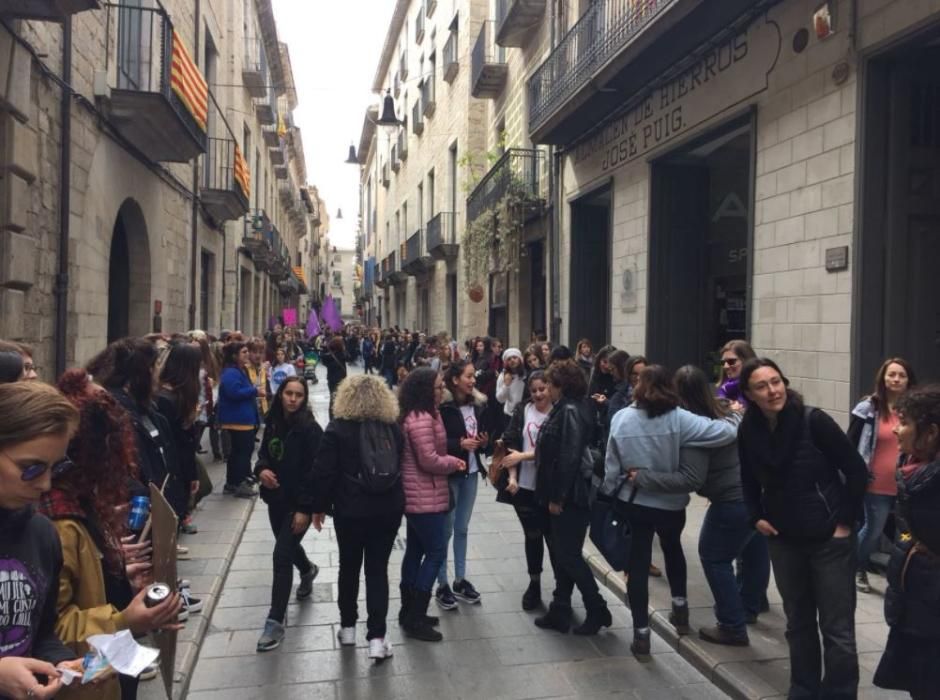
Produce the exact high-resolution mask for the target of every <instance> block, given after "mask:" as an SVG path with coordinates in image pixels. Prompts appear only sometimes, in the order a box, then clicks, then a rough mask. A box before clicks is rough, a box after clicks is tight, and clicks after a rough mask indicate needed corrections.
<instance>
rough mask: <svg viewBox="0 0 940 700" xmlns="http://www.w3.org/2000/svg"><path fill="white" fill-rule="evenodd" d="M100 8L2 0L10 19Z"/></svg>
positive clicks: (91, 1) (93, 2)
mask: <svg viewBox="0 0 940 700" xmlns="http://www.w3.org/2000/svg"><path fill="white" fill-rule="evenodd" d="M99 7H100V5H99V4H98V0H0V15H3V16H5V17H8V18H10V19H36V20H40V21H43V22H46V21H48V22H61V21H62V20H64V19H66V18H68V17H69V16H71V15H74V14H76V13H78V12H84V11H85V10H97V9H98V8H99ZM429 16H430V15H429Z"/></svg>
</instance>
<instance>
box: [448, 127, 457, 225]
mask: <svg viewBox="0 0 940 700" xmlns="http://www.w3.org/2000/svg"><path fill="white" fill-rule="evenodd" d="M449 166H450V210H451V211H457V144H456V143H455V144H454V145H453V146H451V147H450V159H449Z"/></svg>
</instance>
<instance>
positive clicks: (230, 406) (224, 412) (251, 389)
mask: <svg viewBox="0 0 940 700" xmlns="http://www.w3.org/2000/svg"><path fill="white" fill-rule="evenodd" d="M257 398H258V389H257V387H255V385H254V384H252V383H251V379H249V378H248V375H247V374H245V371H244V370H242V369H239V368H238V367H226V368H225V369H223V370H222V377H221V379H220V382H219V407H218V409H217V411H216V416H217V417H218V421H219V424H220V425H251V426H257V425H258V424H259V423H260V421H259V419H258V401H257Z"/></svg>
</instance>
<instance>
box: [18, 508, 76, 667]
mask: <svg viewBox="0 0 940 700" xmlns="http://www.w3.org/2000/svg"><path fill="white" fill-rule="evenodd" d="M61 570H62V547H61V546H60V544H59V536H58V535H57V534H56V530H55V527H53V525H52V523H51V522H49V520H47V519H46V517H45V516H43V515H39V514H38V513H35V512H34V511H33V509H32V508H23V509H21V510H14V511H10V510H4V509H0V573H2V574H4V576H3V579H4V581H5V583H3V584H0V600H5V601H7V602H8V603H10V614H11V616H12V618H11V622H10V624H7V625H5V626H4V627H2V628H0V634H2V638H3V649H4V650H3V651H0V657H4V656H29V657H33V658H36V659H41V660H43V661H48V662H49V663H51V664H53V665H55V664H57V663H59V662H61V661H67V660H69V659H73V658H75V653H74V652H72V651H70V650H69V649H68V648H67V647H66V646H65V645H64V644H63V643H62V642H61V641H60V640H59V638H58V637H57V636H56V633H55V624H56V618H57V616H58V613H57V610H56V606H57V602H56V601H57V596H58V592H59V574H60V572H61Z"/></svg>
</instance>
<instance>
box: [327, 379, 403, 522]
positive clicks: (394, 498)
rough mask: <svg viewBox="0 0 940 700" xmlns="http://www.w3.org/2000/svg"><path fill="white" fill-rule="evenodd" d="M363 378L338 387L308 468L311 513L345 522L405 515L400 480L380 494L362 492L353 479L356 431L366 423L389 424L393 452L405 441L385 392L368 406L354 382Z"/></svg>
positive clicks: (357, 467) (357, 461)
mask: <svg viewBox="0 0 940 700" xmlns="http://www.w3.org/2000/svg"><path fill="white" fill-rule="evenodd" d="M367 376H368V375H356V376H353V377H350V378H349V382H351V383H347V384H343V388H342V389H340V391H339V393H338V394H337V395H336V402H335V404H334V406H333V420H331V421H330V424H329V425H328V426H326V432H324V433H323V439H322V440H321V441H320V449H319V450H318V451H317V454H316V460H315V461H314V465H313V473H312V480H313V489H312V491H313V509H314V512H315V513H331V514H333V515H336V516H339V517H345V518H364V517H371V516H378V515H394V514H395V513H399V514H400V513H402V512H404V510H405V495H404V491H403V489H402V484H401V480H399V482H398V484H397V485H396V486H395V487H394V488H392V489H390V490H389V491H386V492H385V493H380V494H375V493H370V492H368V491H366V490H365V489H364V488H363V487H362V485H361V484H360V482H359V480H358V478H357V477H358V476H359V471H360V459H359V431H360V430H361V428H362V425H363V424H364V423H365V422H367V421H377V422H380V423H385V424H388V425H391V426H392V427H393V428H394V432H395V436H396V439H397V441H398V453H399V456H400V455H401V451H402V449H403V447H404V438H403V437H402V434H401V430H400V429H399V427H398V404H397V402H396V401H395V397H394V395H393V394H392V393H391V392H390V391H389V392H388V394H387V395H383V397H384V398H383V399H382V400H381V401H378V402H372V403H370V402H367V401H365V400H364V398H363V393H364V392H360V391H357V390H356V383H357V382H361V381H363V379H364V378H365V377H367Z"/></svg>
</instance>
